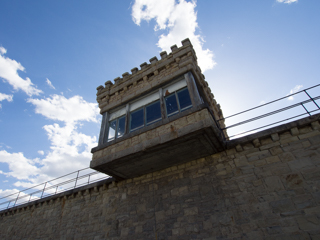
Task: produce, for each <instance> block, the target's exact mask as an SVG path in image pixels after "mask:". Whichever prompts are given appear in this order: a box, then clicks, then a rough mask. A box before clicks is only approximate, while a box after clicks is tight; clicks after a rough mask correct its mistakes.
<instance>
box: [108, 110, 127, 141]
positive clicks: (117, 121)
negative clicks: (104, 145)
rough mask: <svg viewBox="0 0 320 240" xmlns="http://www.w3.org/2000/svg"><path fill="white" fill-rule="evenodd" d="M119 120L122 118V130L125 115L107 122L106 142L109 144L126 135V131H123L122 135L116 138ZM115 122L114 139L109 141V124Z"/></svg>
mask: <svg viewBox="0 0 320 240" xmlns="http://www.w3.org/2000/svg"><path fill="white" fill-rule="evenodd" d="M121 118H124V121H125V122H124V128H126V115H122V116H120V117H117V118H115V119H112V120H111V121H108V131H107V140H106V141H107V142H111V141H114V140H115V139H118V138H121V137H123V136H124V135H125V134H126V130H125V129H124V133H123V134H122V135H121V136H118V131H119V129H118V128H119V120H120V119H121ZM114 121H116V127H115V131H114V137H113V138H110V139H109V133H110V123H112V122H114Z"/></svg>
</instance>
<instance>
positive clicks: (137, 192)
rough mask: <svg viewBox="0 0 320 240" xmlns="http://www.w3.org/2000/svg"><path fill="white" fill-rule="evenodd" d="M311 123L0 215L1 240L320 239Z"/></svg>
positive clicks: (319, 128)
mask: <svg viewBox="0 0 320 240" xmlns="http://www.w3.org/2000/svg"><path fill="white" fill-rule="evenodd" d="M319 119H320V115H315V116H312V117H309V118H305V119H302V120H298V121H295V122H291V123H288V124H285V125H281V126H278V127H275V128H272V129H269V130H266V131H262V132H258V133H255V134H252V135H249V136H246V137H243V138H240V139H236V140H233V141H229V142H228V143H227V149H226V150H225V151H222V152H220V153H217V154H214V155H211V156H207V157H205V158H201V159H197V160H194V161H191V162H188V163H184V164H180V165H176V166H173V167H170V168H167V169H164V170H161V171H157V172H154V173H150V174H147V175H143V176H140V177H137V178H133V179H128V180H123V181H119V182H116V181H112V180H105V181H102V182H99V183H95V184H92V185H88V186H86V187H82V188H79V189H74V190H72V191H68V192H65V193H61V194H60V195H57V196H52V197H50V198H46V199H41V200H38V201H35V202H32V203H29V204H27V205H22V206H17V207H15V208H12V209H9V210H5V211H1V212H0V239H94V240H98V239H115V240H116V239H117V240H118V239H119V240H120V239H128V240H129V239H130V240H132V239H136V240H139V239H159V240H160V239H170V240H171V239H203V240H214V239H272V240H274V239H290V240H291V239H320V190H319V189H320V124H319Z"/></svg>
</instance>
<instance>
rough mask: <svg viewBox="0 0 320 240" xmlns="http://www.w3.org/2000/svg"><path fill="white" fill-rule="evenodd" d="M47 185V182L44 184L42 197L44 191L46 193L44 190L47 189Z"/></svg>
mask: <svg viewBox="0 0 320 240" xmlns="http://www.w3.org/2000/svg"><path fill="white" fill-rule="evenodd" d="M46 186H47V182H46V183H45V184H44V187H43V191H42V193H41V197H40V198H42V196H43V193H44V190H45V189H46Z"/></svg>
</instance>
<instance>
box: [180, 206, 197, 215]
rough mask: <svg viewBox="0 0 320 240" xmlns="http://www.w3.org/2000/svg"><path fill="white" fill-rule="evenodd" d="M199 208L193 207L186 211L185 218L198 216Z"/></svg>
mask: <svg viewBox="0 0 320 240" xmlns="http://www.w3.org/2000/svg"><path fill="white" fill-rule="evenodd" d="M198 212H199V211H198V207H191V208H186V209H184V216H192V215H198Z"/></svg>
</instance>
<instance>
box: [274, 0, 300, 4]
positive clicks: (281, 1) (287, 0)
mask: <svg viewBox="0 0 320 240" xmlns="http://www.w3.org/2000/svg"><path fill="white" fill-rule="evenodd" d="M277 2H279V3H287V4H290V3H294V2H298V0H277Z"/></svg>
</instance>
